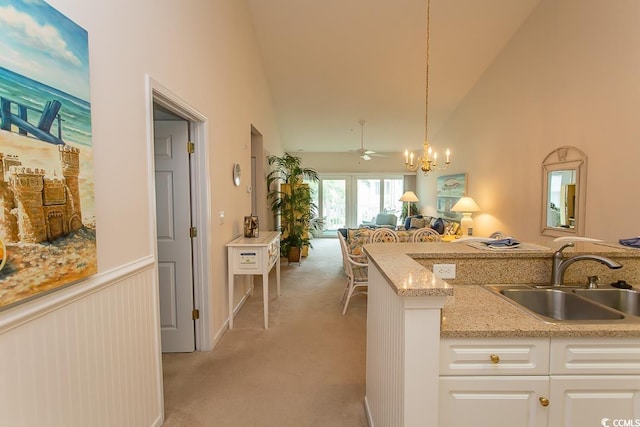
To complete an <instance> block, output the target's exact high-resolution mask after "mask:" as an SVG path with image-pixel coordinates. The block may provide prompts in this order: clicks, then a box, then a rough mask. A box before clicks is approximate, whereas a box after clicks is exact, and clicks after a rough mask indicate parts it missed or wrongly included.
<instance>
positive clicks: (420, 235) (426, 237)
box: [411, 227, 442, 242]
mask: <svg viewBox="0 0 640 427" xmlns="http://www.w3.org/2000/svg"><path fill="white" fill-rule="evenodd" d="M411 241H412V242H441V241H442V238H441V237H440V234H439V233H438V232H437V231H436V230H434V229H433V228H430V227H424V228H421V229H419V230H416V231H415V232H414V233H413V234H412V235H411Z"/></svg>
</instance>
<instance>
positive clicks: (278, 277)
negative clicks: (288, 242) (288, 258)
mask: <svg viewBox="0 0 640 427" xmlns="http://www.w3.org/2000/svg"><path fill="white" fill-rule="evenodd" d="M276 287H277V289H278V296H280V259H279V258H278V259H277V260H276Z"/></svg>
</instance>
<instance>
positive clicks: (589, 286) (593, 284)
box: [587, 276, 600, 289]
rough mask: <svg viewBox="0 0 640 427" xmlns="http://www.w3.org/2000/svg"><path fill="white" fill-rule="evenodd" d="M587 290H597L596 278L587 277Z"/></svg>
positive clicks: (598, 281) (597, 280) (597, 279)
mask: <svg viewBox="0 0 640 427" xmlns="http://www.w3.org/2000/svg"><path fill="white" fill-rule="evenodd" d="M587 280H588V281H587V289H598V283H600V278H599V277H598V276H587Z"/></svg>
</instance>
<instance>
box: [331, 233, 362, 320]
mask: <svg viewBox="0 0 640 427" xmlns="http://www.w3.org/2000/svg"><path fill="white" fill-rule="evenodd" d="M339 234H340V233H339ZM338 239H339V240H340V249H341V251H342V260H343V266H344V269H345V271H344V272H345V274H346V276H347V284H346V286H345V289H344V292H343V293H342V299H341V300H340V302H342V301H344V308H343V309H342V314H343V315H344V314H346V313H347V308H348V307H349V301H351V297H353V296H355V295H361V294H363V295H366V294H367V289H368V287H369V269H368V267H369V264H368V262H366V258H363V257H355V256H353V255H350V254H349V251H348V250H347V242H346V240H345V238H344V236H342V235H341V234H340V236H339V237H338Z"/></svg>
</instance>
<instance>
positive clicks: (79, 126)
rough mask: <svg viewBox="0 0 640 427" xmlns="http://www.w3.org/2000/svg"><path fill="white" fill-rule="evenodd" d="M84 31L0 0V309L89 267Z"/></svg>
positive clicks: (92, 253) (92, 243)
mask: <svg viewBox="0 0 640 427" xmlns="http://www.w3.org/2000/svg"><path fill="white" fill-rule="evenodd" d="M88 47H89V45H88V34H87V32H86V31H85V30H84V29H83V28H82V27H80V26H78V25H77V24H75V23H74V22H73V21H71V20H70V19H69V18H67V17H66V16H64V15H63V14H61V13H60V12H59V11H57V10H56V9H54V8H53V7H51V6H50V5H49V4H47V3H45V2H44V1H42V0H0V52H2V55H0V309H5V308H8V307H12V306H14V305H15V304H18V303H21V302H25V301H28V300H31V299H33V298H36V297H41V296H43V295H45V294H46V293H49V292H52V291H55V290H59V289H62V288H63V287H66V286H69V285H71V284H73V283H76V282H78V281H79V280H81V279H83V278H85V277H87V276H89V275H91V274H94V273H96V271H97V253H96V223H95V214H94V178H93V149H92V148H93V147H92V142H91V103H90V96H89V86H90V85H89V48H88Z"/></svg>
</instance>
